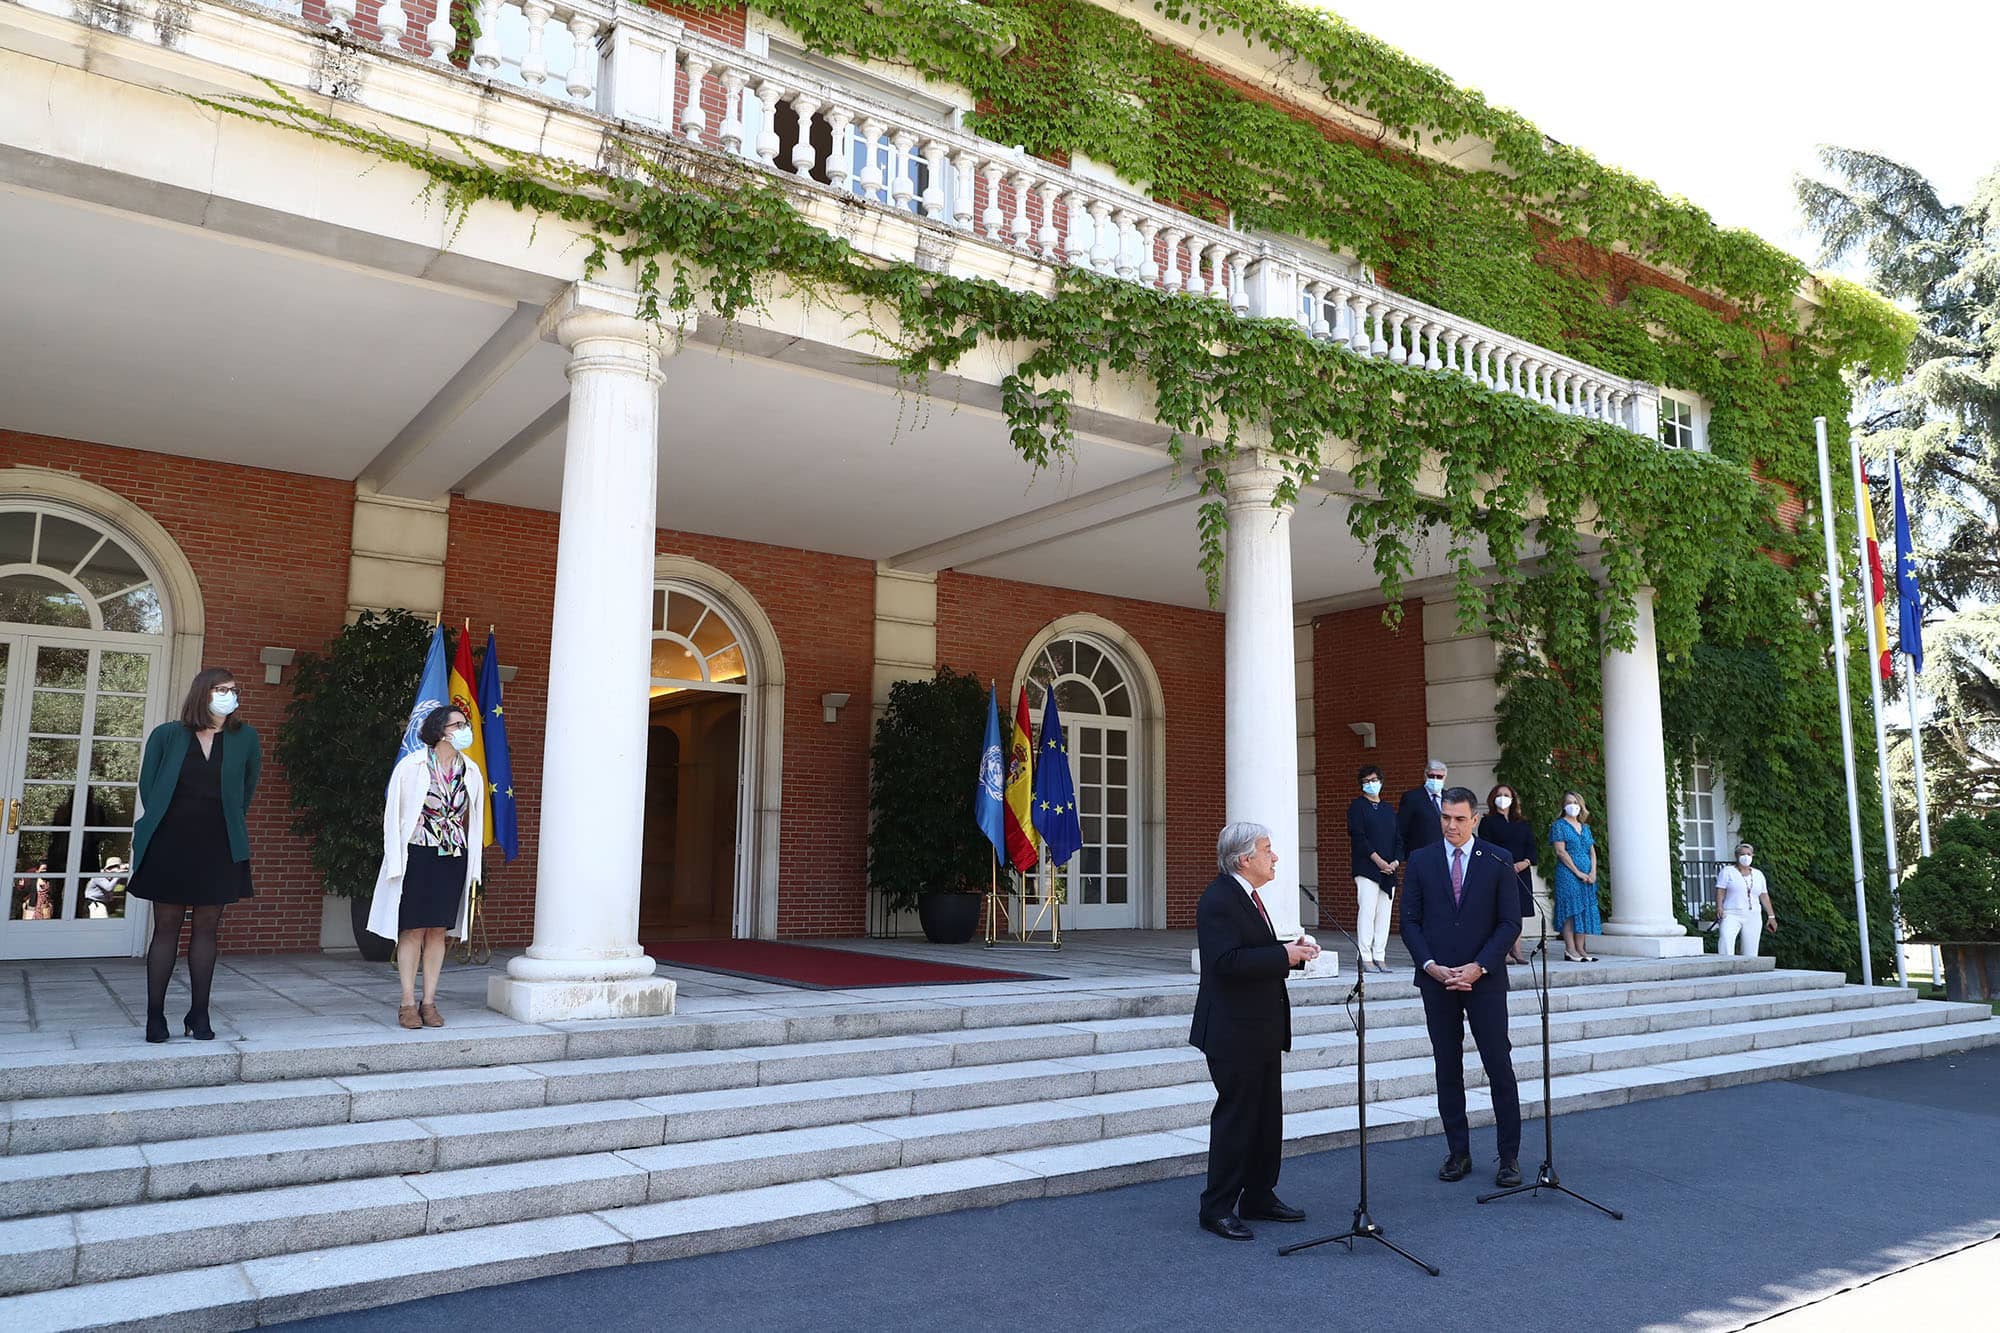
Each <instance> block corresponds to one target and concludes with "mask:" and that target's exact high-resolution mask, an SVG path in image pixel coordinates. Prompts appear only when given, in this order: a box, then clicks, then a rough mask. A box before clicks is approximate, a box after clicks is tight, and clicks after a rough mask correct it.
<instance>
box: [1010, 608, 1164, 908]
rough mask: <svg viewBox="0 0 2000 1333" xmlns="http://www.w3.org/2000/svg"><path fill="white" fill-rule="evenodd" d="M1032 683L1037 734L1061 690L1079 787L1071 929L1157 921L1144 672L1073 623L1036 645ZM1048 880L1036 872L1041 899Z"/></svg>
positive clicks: (1069, 877) (1068, 877)
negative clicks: (1050, 703) (1079, 828)
mask: <svg viewBox="0 0 2000 1333" xmlns="http://www.w3.org/2000/svg"><path fill="white" fill-rule="evenodd" d="M1027 688H1028V707H1029V709H1030V711H1031V713H1032V715H1033V718H1034V726H1035V729H1036V732H1037V734H1039V733H1040V730H1041V726H1042V715H1043V713H1044V712H1045V711H1046V709H1047V699H1048V695H1049V694H1050V693H1051V692H1053V693H1054V695H1055V698H1056V703H1057V706H1058V707H1059V708H1060V709H1061V712H1062V720H1063V730H1064V732H1065V733H1066V735H1065V740H1066V741H1067V743H1068V745H1069V759H1070V777H1071V780H1072V781H1073V782H1074V783H1075V784H1076V803H1077V813H1078V817H1079V821H1080V823H1081V825H1082V830H1083V845H1082V847H1081V848H1080V849H1079V850H1078V851H1077V854H1076V855H1075V856H1074V857H1072V858H1071V860H1070V862H1069V864H1068V865H1067V866H1066V867H1065V870H1064V879H1065V882H1066V885H1067V889H1068V896H1067V899H1066V901H1065V905H1064V908H1063V921H1064V924H1065V926H1068V927H1074V928H1076V929H1078V930H1091V929H1100V930H1102V929H1121V928H1124V929H1129V928H1132V927H1137V926H1144V925H1151V924H1154V923H1155V922H1154V913H1153V911H1152V910H1151V908H1152V903H1151V897H1152V895H1151V883H1152V881H1151V875H1150V873H1149V872H1150V871H1151V868H1152V866H1151V862H1152V859H1153V858H1152V855H1151V851H1152V849H1151V846H1150V843H1151V838H1150V837H1149V836H1148V835H1149V831H1150V825H1151V821H1150V820H1149V818H1148V816H1149V815H1150V806H1151V777H1152V775H1151V773H1150V772H1149V771H1148V769H1149V765H1148V752H1149V751H1150V750H1151V748H1152V746H1151V739H1152V732H1151V729H1150V728H1149V726H1148V723H1149V721H1151V720H1152V719H1150V718H1149V717H1148V716H1147V714H1148V708H1147V704H1146V698H1145V696H1146V694H1147V691H1145V690H1143V689H1142V688H1141V683H1140V673H1139V672H1137V671H1136V670H1135V669H1134V667H1133V665H1132V663H1131V661H1130V660H1129V659H1128V657H1127V655H1126V654H1125V653H1124V652H1121V651H1120V650H1119V648H1118V647H1117V646H1115V645H1114V644H1113V643H1112V642H1111V641H1110V640H1109V639H1107V638H1106V637H1105V636H1103V635H1100V634H1096V633H1092V632H1090V631H1088V630H1063V631H1059V632H1057V633H1055V634H1053V635H1050V636H1048V637H1047V638H1046V640H1045V641H1044V642H1043V643H1042V644H1041V645H1040V646H1039V647H1038V648H1037V649H1035V650H1034V654H1033V658H1032V661H1031V663H1030V665H1029V667H1028V671H1027ZM1041 886H1042V874H1041V871H1040V870H1037V871H1036V872H1034V873H1031V874H1029V875H1028V876H1027V877H1026V887H1027V892H1028V895H1029V900H1030V902H1031V903H1038V902H1039V900H1040V896H1041V892H1042V887H1041Z"/></svg>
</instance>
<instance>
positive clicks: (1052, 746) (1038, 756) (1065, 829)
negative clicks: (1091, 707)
mask: <svg viewBox="0 0 2000 1333" xmlns="http://www.w3.org/2000/svg"><path fill="white" fill-rule="evenodd" d="M1043 702H1044V706H1043V708H1042V738H1041V740H1040V741H1039V742H1037V743H1036V747H1035V804H1034V811H1035V812H1034V821H1035V831H1036V832H1037V833H1039V834H1041V835H1042V846H1043V847H1044V848H1045V849H1046V850H1045V851H1044V852H1043V857H1044V864H1047V865H1051V866H1060V865H1063V864H1065V863H1067V862H1068V861H1069V859H1070V858H1071V857H1072V856H1075V855H1076V852H1077V848H1079V847H1081V846H1083V823H1082V821H1081V820H1079V819H1078V818H1077V814H1076V784H1075V783H1073V782H1072V781H1071V780H1070V776H1069V742H1068V741H1067V740H1066V739H1065V734H1064V732H1063V724H1062V717H1061V715H1060V713H1059V712H1058V711H1057V709H1056V692H1055V691H1054V690H1049V691H1048V692H1047V693H1046V694H1045V695H1044V696H1043Z"/></svg>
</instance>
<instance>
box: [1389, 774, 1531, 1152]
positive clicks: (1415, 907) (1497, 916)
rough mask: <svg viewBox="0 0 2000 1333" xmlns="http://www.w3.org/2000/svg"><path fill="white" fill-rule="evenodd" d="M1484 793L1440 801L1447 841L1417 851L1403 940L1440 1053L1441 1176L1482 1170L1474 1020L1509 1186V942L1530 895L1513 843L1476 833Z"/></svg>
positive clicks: (1517, 1123) (1513, 1108)
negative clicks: (1468, 1109) (1524, 892)
mask: <svg viewBox="0 0 2000 1333" xmlns="http://www.w3.org/2000/svg"><path fill="white" fill-rule="evenodd" d="M1477 800H1478V798H1477V797H1475V796H1474V795H1473V794H1472V793H1471V792H1470V791H1468V790H1467V789H1466V788H1464V787H1451V788H1447V789H1446V790H1445V792H1444V793H1443V794H1442V797H1441V798H1440V800H1439V803H1438V804H1439V823H1440V826H1441V828H1442V830H1443V832H1444V840H1443V841H1442V842H1438V843H1434V844H1432V845H1431V846H1429V847H1426V848H1424V849H1423V850H1422V851H1419V852H1416V853H1414V854H1412V855H1411V857H1410V859H1409V865H1408V868H1407V870H1406V871H1405V874H1404V880H1403V943H1404V944H1405V945H1407V946H1409V950H1410V957H1411V958H1413V959H1415V960H1416V964H1417V978H1416V980H1417V991H1418V993H1419V994H1420V995H1422V996H1423V1000H1424V1024H1425V1026H1426V1027H1428V1028H1429V1029H1430V1036H1431V1054H1432V1056H1433V1057H1434V1058H1435V1060H1436V1062H1437V1095H1438V1114H1439V1115H1441V1116H1443V1117H1444V1136H1445V1141H1446V1142H1447V1143H1448V1144H1449V1145H1450V1147H1451V1155H1450V1156H1449V1157H1447V1158H1445V1161H1444V1166H1443V1167H1441V1168H1439V1170H1438V1179H1439V1180H1463V1179H1465V1177H1466V1176H1467V1175H1469V1174H1470V1173H1471V1171H1472V1137H1471V1132H1470V1128H1469V1126H1468V1125H1467V1123H1466V1119H1465V1028H1466V1026H1467V1025H1468V1024H1469V1025H1470V1026H1471V1028H1472V1040H1473V1041H1474V1042H1475V1043H1477V1045H1478V1047H1479V1062H1480V1063H1481V1064H1482V1065H1484V1066H1485V1067H1486V1085H1487V1088H1488V1090H1489V1091H1490V1092H1491V1093H1492V1094H1493V1119H1494V1129H1495V1130H1496V1132H1497V1134H1498V1137H1499V1140H1500V1170H1499V1173H1498V1174H1497V1175H1495V1176H1494V1177H1493V1183H1494V1184H1496V1185H1498V1186H1500V1187H1501V1188H1502V1189H1507V1188H1511V1187H1513V1186H1515V1185H1518V1184H1520V1183H1521V1166H1520V1156H1521V1095H1520V1091H1519V1089H1518V1088H1517V1087H1516V1086H1515V1083H1514V1061H1513V1053H1512V1052H1513V1048H1512V1046H1511V1045H1510V1044H1509V1042H1508V1040H1507V962H1506V959H1507V951H1508V949H1510V948H1512V947H1513V944H1514V941H1515V940H1516V939H1517V938H1518V937H1519V936H1520V934H1521V894H1520V886H1519V882H1518V880H1517V878H1516V876H1515V874H1514V864H1513V861H1512V860H1511V859H1510V858H1509V856H1508V854H1507V852H1506V851H1505V850H1503V849H1502V848H1499V847H1495V846H1494V845H1493V844H1492V843H1490V842H1481V841H1480V840H1479V839H1478V838H1475V837H1473V836H1472V815H1473V809H1474V807H1475V805H1476V804H1477Z"/></svg>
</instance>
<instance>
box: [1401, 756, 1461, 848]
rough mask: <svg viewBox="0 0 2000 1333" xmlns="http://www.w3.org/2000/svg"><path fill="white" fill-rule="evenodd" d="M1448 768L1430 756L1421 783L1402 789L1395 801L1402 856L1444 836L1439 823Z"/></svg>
mask: <svg viewBox="0 0 2000 1333" xmlns="http://www.w3.org/2000/svg"><path fill="white" fill-rule="evenodd" d="M1449 771H1450V770H1449V769H1447V768H1446V767H1445V766H1444V765H1443V764H1441V763H1439V762H1438V761H1437V760H1435V759H1433V760H1431V761H1430V762H1429V763H1428V764H1425V765H1424V785H1423V786H1421V787H1412V788H1410V789H1409V790H1408V791H1406V792H1404V793H1403V799H1402V800H1401V801H1399V802H1397V804H1396V832H1397V834H1398V835H1399V836H1401V838H1402V840H1403V856H1404V859H1406V860H1407V859H1408V858H1410V857H1412V856H1415V855H1416V854H1417V852H1418V851H1419V850H1420V849H1422V848H1425V847H1428V846H1430V845H1431V844H1432V843H1435V842H1438V841H1439V840H1441V839H1442V838H1443V837H1444V831H1443V828H1442V827H1441V825H1440V822H1439V821H1440V820H1441V818H1442V806H1441V805H1440V801H1441V799H1442V797H1443V795H1444V779H1445V774H1446V773H1448V772H1449Z"/></svg>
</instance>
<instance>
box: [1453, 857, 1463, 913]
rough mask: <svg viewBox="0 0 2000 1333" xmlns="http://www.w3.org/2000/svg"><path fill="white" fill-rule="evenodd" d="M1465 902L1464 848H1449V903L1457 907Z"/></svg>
mask: <svg viewBox="0 0 2000 1333" xmlns="http://www.w3.org/2000/svg"><path fill="white" fill-rule="evenodd" d="M1464 902H1465V849H1464V848H1463V847H1454V848H1452V849H1451V903H1452V906H1454V907H1457V906H1460V905H1461V904H1463V903H1464Z"/></svg>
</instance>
